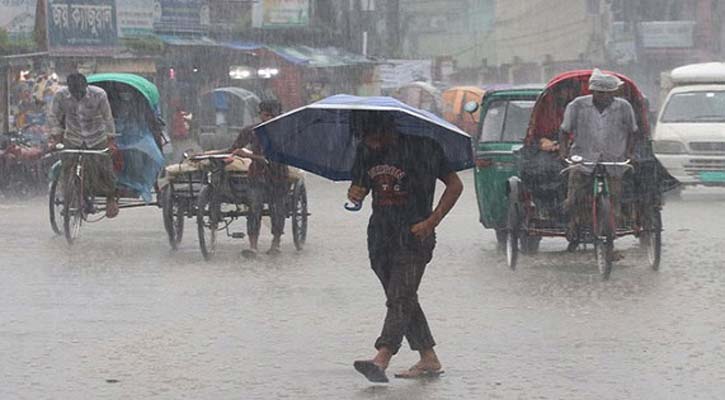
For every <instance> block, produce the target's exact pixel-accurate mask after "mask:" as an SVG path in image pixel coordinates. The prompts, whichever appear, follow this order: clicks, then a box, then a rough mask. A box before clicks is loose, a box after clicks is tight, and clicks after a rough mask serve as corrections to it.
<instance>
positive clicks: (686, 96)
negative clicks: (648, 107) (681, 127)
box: [662, 91, 725, 123]
mask: <svg viewBox="0 0 725 400" xmlns="http://www.w3.org/2000/svg"><path fill="white" fill-rule="evenodd" d="M662 122H703V123H707V122H725V91H707V92H685V93H677V94H674V95H672V97H670V100H669V101H668V102H667V105H666V106H665V111H664V113H663V114H662Z"/></svg>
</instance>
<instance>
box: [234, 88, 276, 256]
mask: <svg viewBox="0 0 725 400" xmlns="http://www.w3.org/2000/svg"><path fill="white" fill-rule="evenodd" d="M281 113H282V105H281V104H280V103H279V101H277V100H264V101H262V102H261V103H259V118H260V119H261V121H262V122H266V121H269V120H270V119H272V118H274V117H276V116H278V115H280V114H281ZM247 146H248V147H249V148H250V150H251V152H252V154H251V155H250V154H249V152H248V151H246V150H243V149H244V147H247ZM232 151H233V153H235V154H239V155H240V156H243V157H247V158H252V160H253V161H252V164H251V165H250V167H249V171H248V177H249V190H248V196H249V215H248V216H247V235H248V236H249V249H248V250H244V251H243V252H242V254H243V255H244V256H245V257H255V256H256V255H257V243H258V241H259V232H260V230H261V225H262V207H263V206H264V202H265V201H268V202H269V212H270V220H271V222H272V245H271V246H270V248H269V250H268V251H267V254H278V253H279V246H280V242H281V240H282V234H283V233H284V222H285V219H286V218H287V210H286V208H285V201H286V199H287V195H288V193H289V186H290V185H289V181H288V180H287V178H288V176H289V168H288V167H287V166H286V165H284V164H279V163H275V162H268V161H267V160H266V159H265V158H264V155H263V154H262V148H261V146H260V144H259V140H258V139H257V136H256V135H255V134H254V127H251V126H250V127H246V128H243V129H242V131H241V132H240V133H239V136H238V137H237V139H236V141H235V142H234V144H233V145H232Z"/></svg>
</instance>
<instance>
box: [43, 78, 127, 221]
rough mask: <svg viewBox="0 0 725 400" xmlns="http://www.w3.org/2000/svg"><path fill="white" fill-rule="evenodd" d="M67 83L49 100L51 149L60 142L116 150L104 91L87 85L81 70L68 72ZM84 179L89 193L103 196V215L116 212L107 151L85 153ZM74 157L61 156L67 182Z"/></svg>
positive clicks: (63, 177)
mask: <svg viewBox="0 0 725 400" xmlns="http://www.w3.org/2000/svg"><path fill="white" fill-rule="evenodd" d="M66 83H67V87H64V88H62V89H60V90H59V91H58V92H57V93H56V94H55V96H54V97H53V101H52V102H51V107H50V113H49V115H48V125H49V126H50V140H49V145H50V146H51V149H52V148H53V147H54V146H55V145H56V144H58V143H63V145H64V146H65V148H67V149H84V150H102V149H106V148H108V149H109V150H111V152H112V153H116V145H115V141H114V137H115V135H116V133H115V126H114V123H113V115H112V114H111V106H110V105H109V103H108V97H107V95H106V92H105V91H104V90H103V89H101V88H99V87H96V86H88V82H87V80H86V77H85V76H84V75H83V74H81V73H77V72H76V73H73V74H70V75H68V77H67V79H66ZM83 162H84V165H83V167H84V180H85V182H86V186H85V187H87V188H88V189H89V193H93V194H102V195H105V196H106V216H107V217H108V218H113V217H115V216H116V215H118V201H117V199H116V177H115V175H114V173H113V162H112V160H111V157H109V156H106V155H88V156H86V157H84V158H83ZM76 163H77V160H74V159H67V160H63V167H62V171H61V179H62V180H61V182H67V179H68V177H70V176H72V174H73V173H74V171H75V169H76Z"/></svg>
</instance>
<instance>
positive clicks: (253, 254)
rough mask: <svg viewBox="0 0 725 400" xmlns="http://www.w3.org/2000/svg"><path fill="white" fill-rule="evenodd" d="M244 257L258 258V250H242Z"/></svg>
mask: <svg viewBox="0 0 725 400" xmlns="http://www.w3.org/2000/svg"><path fill="white" fill-rule="evenodd" d="M242 257H244V258H257V250H252V249H246V250H242Z"/></svg>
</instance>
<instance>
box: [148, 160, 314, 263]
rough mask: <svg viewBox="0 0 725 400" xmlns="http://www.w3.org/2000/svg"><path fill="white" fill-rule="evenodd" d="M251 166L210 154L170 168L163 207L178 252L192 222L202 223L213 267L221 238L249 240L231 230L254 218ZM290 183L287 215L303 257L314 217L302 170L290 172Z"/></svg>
mask: <svg viewBox="0 0 725 400" xmlns="http://www.w3.org/2000/svg"><path fill="white" fill-rule="evenodd" d="M250 165H251V160H250V159H249V158H247V157H243V156H238V155H233V154H229V153H226V152H219V151H208V152H205V153H202V154H195V155H189V154H185V155H184V160H183V161H182V162H180V163H178V164H172V165H169V166H167V167H166V169H165V174H164V177H163V178H162V179H160V180H159V187H160V188H161V194H160V196H159V198H160V200H159V201H160V204H161V208H162V209H163V220H164V228H165V229H166V233H167V235H168V239H169V244H170V245H171V248H172V250H176V249H177V248H178V246H179V244H180V243H181V239H182V237H183V234H184V219H187V218H193V219H195V220H196V225H197V234H198V237H199V246H200V249H201V253H202V255H203V256H204V259H205V260H207V261H208V260H210V259H211V258H212V257H213V255H214V254H215V252H216V248H217V236H218V235H219V233H220V232H224V234H226V236H228V237H230V238H232V239H243V238H244V237H245V234H244V233H243V232H241V231H236V232H235V231H232V229H231V224H232V222H234V221H235V220H237V219H239V218H242V217H244V218H246V217H247V216H248V214H249V197H248V189H249V178H248V171H249V167H250ZM287 183H288V185H289V190H288V194H287V197H286V200H285V211H286V213H287V218H289V219H290V220H291V230H292V240H293V242H294V245H295V248H296V249H297V250H298V251H299V250H302V248H303V247H304V244H305V242H306V240H307V219H308V216H309V213H308V208H307V189H306V187H305V179H304V173H303V172H302V170H300V169H297V168H292V167H290V168H289V176H288V178H287ZM264 203H265V204H264V205H263V209H262V217H269V216H270V209H269V204H268V202H267V201H265V202H264Z"/></svg>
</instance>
